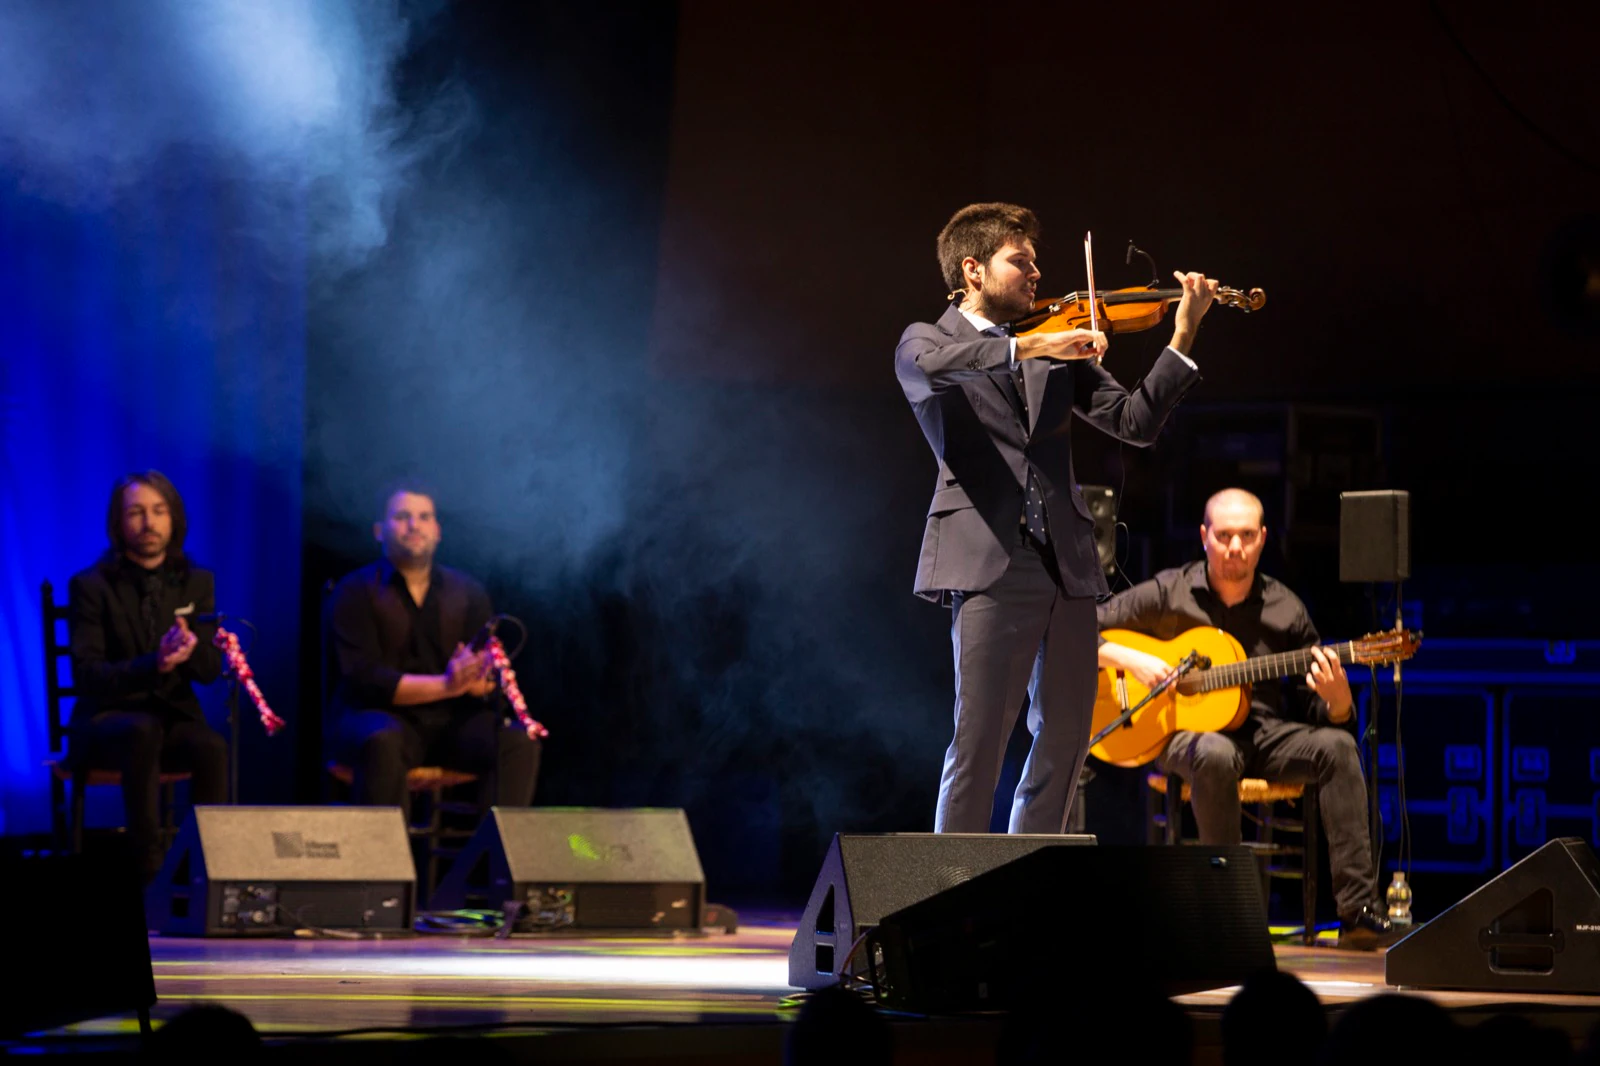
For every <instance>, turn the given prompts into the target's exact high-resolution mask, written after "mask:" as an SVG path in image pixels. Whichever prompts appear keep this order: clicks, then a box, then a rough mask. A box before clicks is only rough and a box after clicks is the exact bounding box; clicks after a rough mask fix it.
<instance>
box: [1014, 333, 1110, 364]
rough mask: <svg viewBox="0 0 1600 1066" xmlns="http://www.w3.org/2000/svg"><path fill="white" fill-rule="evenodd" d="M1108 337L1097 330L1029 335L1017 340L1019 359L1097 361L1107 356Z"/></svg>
mask: <svg viewBox="0 0 1600 1066" xmlns="http://www.w3.org/2000/svg"><path fill="white" fill-rule="evenodd" d="M1107 347H1108V344H1107V342H1106V335H1105V334H1104V333H1102V332H1100V331H1099V330H1097V329H1067V330H1062V331H1061V332H1059V333H1028V334H1025V335H1023V336H1021V337H1018V338H1017V358H1018V359H1097V358H1099V357H1100V356H1103V355H1105V354H1106V348H1107Z"/></svg>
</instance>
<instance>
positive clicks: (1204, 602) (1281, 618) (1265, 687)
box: [1099, 559, 1355, 726]
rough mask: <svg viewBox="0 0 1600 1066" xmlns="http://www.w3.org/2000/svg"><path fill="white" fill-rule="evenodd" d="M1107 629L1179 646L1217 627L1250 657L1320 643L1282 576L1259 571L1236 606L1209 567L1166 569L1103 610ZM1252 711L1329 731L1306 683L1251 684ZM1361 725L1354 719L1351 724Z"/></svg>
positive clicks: (1322, 706)
mask: <svg viewBox="0 0 1600 1066" xmlns="http://www.w3.org/2000/svg"><path fill="white" fill-rule="evenodd" d="M1099 614H1100V628H1101V629H1103V630H1104V629H1131V630H1133V631H1134V632H1136V633H1144V634H1147V635H1149V636H1152V637H1154V638H1156V639H1157V640H1172V639H1173V638H1174V637H1176V636H1178V635H1179V634H1181V633H1184V632H1186V631H1187V630H1190V629H1193V628H1194V627H1195V626H1216V627H1217V628H1218V629H1221V630H1223V631H1224V632H1226V633H1228V634H1230V635H1232V637H1233V638H1234V639H1235V640H1237V641H1238V642H1239V644H1240V645H1241V646H1242V647H1243V648H1244V651H1245V654H1246V655H1249V656H1256V655H1272V654H1275V653H1277V652H1284V651H1298V650H1299V649H1301V648H1309V647H1311V646H1312V645H1313V644H1320V643H1321V638H1319V637H1318V636H1317V627H1316V626H1314V625H1312V623H1311V615H1310V613H1309V612H1307V610H1306V605H1305V604H1304V603H1302V602H1301V600H1300V597H1299V596H1296V595H1295V594H1294V593H1293V592H1291V591H1290V590H1289V587H1288V586H1287V585H1285V584H1283V582H1281V581H1278V580H1277V579H1276V578H1271V577H1267V576H1266V575H1265V574H1263V573H1261V572H1260V571H1259V570H1258V571H1256V579H1255V583H1254V584H1253V585H1252V586H1251V587H1250V594H1249V595H1248V596H1246V597H1245V598H1244V599H1243V600H1241V601H1240V602H1238V603H1236V604H1234V605H1233V606H1232V607H1229V606H1227V605H1225V604H1224V603H1223V602H1222V600H1221V599H1219V598H1218V597H1217V595H1216V594H1215V593H1213V592H1212V591H1211V583H1210V582H1209V581H1208V580H1207V579H1206V563H1205V560H1204V559H1197V560H1195V561H1194V562H1192V563H1189V564H1188V565H1187V566H1180V567H1175V568H1173V569H1171V570H1163V571H1161V572H1160V573H1158V574H1157V575H1156V576H1155V577H1153V578H1151V579H1150V580H1149V581H1143V582H1140V583H1139V584H1137V585H1135V586H1133V587H1132V588H1130V589H1125V590H1123V591H1122V592H1119V593H1117V594H1116V595H1115V596H1113V597H1111V598H1110V599H1109V600H1106V601H1105V602H1104V603H1102V604H1100V607H1099ZM1250 713H1251V714H1252V715H1254V716H1256V717H1264V718H1279V719H1283V720H1285V721H1290V722H1305V723H1308V724H1310V725H1330V724H1335V723H1330V721H1329V719H1328V704H1327V703H1326V701H1324V700H1323V699H1322V698H1321V697H1320V696H1317V695H1315V694H1314V693H1313V692H1312V691H1311V690H1310V689H1309V688H1307V687H1306V683H1305V678H1303V677H1294V678H1285V679H1282V680H1278V681H1257V682H1255V683H1254V684H1252V685H1251V686H1250ZM1354 720H1355V716H1354V715H1351V717H1350V719H1348V720H1347V721H1346V722H1344V723H1337V724H1341V725H1345V726H1349V725H1350V724H1351V723H1353V722H1354Z"/></svg>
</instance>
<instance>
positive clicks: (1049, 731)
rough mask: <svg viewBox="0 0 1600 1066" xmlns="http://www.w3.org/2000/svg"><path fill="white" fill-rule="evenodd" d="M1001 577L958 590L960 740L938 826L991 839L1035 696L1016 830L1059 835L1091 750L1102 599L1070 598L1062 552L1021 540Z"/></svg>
mask: <svg viewBox="0 0 1600 1066" xmlns="http://www.w3.org/2000/svg"><path fill="white" fill-rule="evenodd" d="M1018 539H1019V543H1018V545H1017V547H1016V548H1015V549H1013V550H1012V553H1011V562H1010V564H1009V565H1008V566H1007V567H1006V571H1005V573H1004V574H1002V575H1001V577H1000V579H999V580H998V581H996V582H995V583H994V584H993V585H991V586H989V587H988V588H986V589H984V590H982V591H981V592H958V593H956V594H955V599H954V602H953V604H952V608H951V616H950V641H951V645H952V648H953V650H954V653H955V672H956V701H955V735H954V737H953V738H952V739H951V741H950V747H949V749H948V750H947V751H946V752H945V757H944V773H943V776H942V778H941V780H940V782H939V801H938V807H937V808H936V810H935V812H934V822H933V828H934V832H937V833H986V832H988V831H989V818H990V813H991V811H992V809H993V806H994V792H995V784H996V782H997V781H998V780H999V777H1000V769H1001V763H1002V761H1003V760H1004V758H1005V750H1006V742H1007V741H1008V740H1009V739H1010V737H1011V731H1012V729H1013V727H1014V726H1015V725H1016V721H1017V715H1018V714H1019V713H1020V712H1021V709H1022V703H1023V696H1024V695H1026V696H1027V697H1028V731H1029V732H1030V733H1032V734H1033V743H1032V745H1031V746H1030V747H1029V749H1028V759H1027V762H1026V763H1025V764H1024V765H1023V768H1022V777H1021V780H1020V781H1018V783H1017V791H1016V794H1015V796H1014V797H1013V798H1012V803H1011V817H1010V821H1009V831H1010V832H1013V833H1060V832H1063V831H1064V830H1065V828H1066V822H1067V809H1068V807H1069V805H1070V804H1071V802H1072V798H1073V795H1074V792H1075V791H1076V789H1077V785H1078V775H1079V773H1080V772H1081V770H1082V769H1083V764H1084V760H1085V759H1086V758H1087V757H1088V754H1089V730H1090V723H1091V721H1092V719H1093V715H1094V697H1095V689H1096V686H1097V684H1098V675H1097V671H1096V667H1095V657H1096V654H1097V651H1098V641H1097V639H1096V635H1097V632H1098V630H1097V623H1096V619H1095V601H1094V599H1093V598H1092V597H1087V596H1082V597H1074V596H1067V595H1065V594H1064V593H1063V592H1062V591H1061V588H1060V584H1059V581H1058V579H1057V575H1056V562H1055V553H1054V552H1053V551H1052V550H1051V549H1050V548H1049V547H1048V546H1046V545H1041V544H1040V543H1039V542H1038V541H1036V540H1034V539H1033V538H1032V537H1030V536H1028V535H1026V534H1023V535H1022V536H1021V537H1019V538H1018Z"/></svg>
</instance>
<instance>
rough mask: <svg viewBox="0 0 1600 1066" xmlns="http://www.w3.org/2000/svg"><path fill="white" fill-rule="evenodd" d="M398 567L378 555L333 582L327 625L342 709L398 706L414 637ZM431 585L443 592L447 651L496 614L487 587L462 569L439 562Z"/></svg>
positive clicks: (441, 611) (441, 606)
mask: <svg viewBox="0 0 1600 1066" xmlns="http://www.w3.org/2000/svg"><path fill="white" fill-rule="evenodd" d="M394 573H395V569H394V564H392V563H390V562H389V561H388V560H387V559H380V560H378V561H377V562H375V563H372V564H370V565H367V566H363V567H362V568H361V569H359V570H356V571H354V572H352V573H350V574H347V575H345V577H344V578H343V579H342V580H341V581H340V582H339V584H338V585H336V586H335V587H334V590H333V594H332V597H331V598H330V600H329V602H328V628H329V639H330V641H331V643H332V648H331V649H330V651H331V654H332V659H333V661H332V666H333V668H334V670H335V672H336V673H337V682H336V684H335V685H334V691H333V704H334V707H335V708H336V709H338V710H341V711H342V710H368V709H374V710H387V709H389V708H391V707H393V706H394V690H395V689H396V688H397V687H399V684H400V678H401V676H402V671H401V670H400V669H399V665H398V664H399V663H400V661H401V657H402V656H403V655H404V654H405V649H406V645H407V644H408V643H409V641H410V639H411V611H410V609H409V608H408V607H407V606H406V604H405V603H404V602H403V601H402V600H401V598H400V597H401V596H403V595H406V594H405V593H404V592H402V591H401V590H400V589H399V588H396V587H395V584H394V582H393V577H394ZM431 589H432V592H433V594H434V595H436V596H438V598H439V638H440V644H441V645H443V647H444V650H445V654H446V655H448V654H449V652H450V649H451V648H454V647H455V646H456V645H457V644H466V643H468V642H469V641H471V640H472V638H473V637H474V636H476V635H477V633H478V630H479V629H480V628H482V626H483V624H484V623H485V622H487V621H488V620H489V619H490V618H491V617H493V616H494V608H493V607H492V605H491V604H490V602H489V593H488V591H487V590H485V589H484V587H483V586H482V585H480V584H479V583H478V582H477V581H476V580H474V579H473V578H471V577H469V576H468V575H466V574H464V573H462V572H461V571H459V570H452V569H451V568H450V567H448V566H437V565H436V566H435V567H434V568H433V580H432V583H431Z"/></svg>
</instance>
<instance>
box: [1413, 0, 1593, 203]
mask: <svg viewBox="0 0 1600 1066" xmlns="http://www.w3.org/2000/svg"><path fill="white" fill-rule="evenodd" d="M1428 10H1429V11H1431V12H1432V13H1433V17H1434V19H1435V20H1437V21H1438V23H1439V26H1440V28H1441V29H1443V30H1444V35H1445V36H1446V37H1448V38H1450V43H1451V44H1452V45H1454V46H1455V49H1456V51H1458V52H1460V53H1461V56H1462V58H1463V59H1465V60H1466V61H1467V63H1468V65H1470V66H1471V67H1472V69H1473V70H1475V71H1477V72H1478V76H1479V77H1480V78H1482V79H1483V83H1484V84H1485V85H1487V86H1488V87H1489V91H1490V92H1491V93H1493V94H1494V97H1495V99H1496V100H1499V101H1500V105H1501V106H1502V107H1504V108H1505V109H1506V110H1507V111H1509V112H1510V113H1511V115H1512V117H1513V118H1515V119H1516V120H1517V121H1518V122H1520V123H1522V124H1523V125H1524V126H1526V127H1527V128H1528V130H1529V131H1530V132H1531V133H1533V135H1534V136H1536V137H1538V138H1539V139H1540V140H1541V141H1543V142H1544V143H1545V144H1548V145H1549V146H1550V147H1551V148H1554V149H1555V150H1556V151H1557V152H1559V153H1560V154H1561V155H1564V156H1566V157H1567V159H1568V161H1569V162H1572V163H1575V164H1577V165H1578V166H1580V167H1582V168H1583V169H1585V170H1592V171H1595V172H1596V173H1600V167H1597V166H1595V164H1593V163H1591V162H1590V161H1589V160H1587V159H1585V158H1584V157H1583V156H1581V155H1579V154H1578V153H1577V152H1574V151H1573V150H1572V149H1570V148H1568V147H1567V146H1566V145H1564V144H1562V143H1561V142H1560V141H1558V140H1556V139H1555V137H1553V136H1552V135H1550V134H1549V133H1546V132H1545V131H1544V128H1543V127H1542V126H1540V125H1539V124H1538V123H1536V122H1534V121H1533V119H1531V118H1529V117H1528V116H1527V115H1525V114H1523V113H1522V111H1521V110H1520V109H1519V108H1518V107H1517V105H1516V104H1513V103H1512V102H1511V99H1510V97H1508V96H1506V94H1505V93H1503V92H1501V91H1500V86H1498V85H1496V84H1495V82H1494V79H1493V78H1491V77H1490V76H1489V72H1488V71H1487V70H1485V69H1484V68H1483V64H1482V63H1479V62H1478V60H1477V57H1476V56H1474V55H1473V54H1472V53H1471V52H1469V51H1468V50H1467V46H1466V45H1465V44H1464V43H1463V42H1462V40H1461V38H1460V37H1459V36H1457V35H1456V31H1455V27H1453V26H1451V25H1450V21H1449V20H1448V19H1446V18H1445V17H1444V12H1443V11H1441V10H1439V3H1438V0H1429V3H1428Z"/></svg>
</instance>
